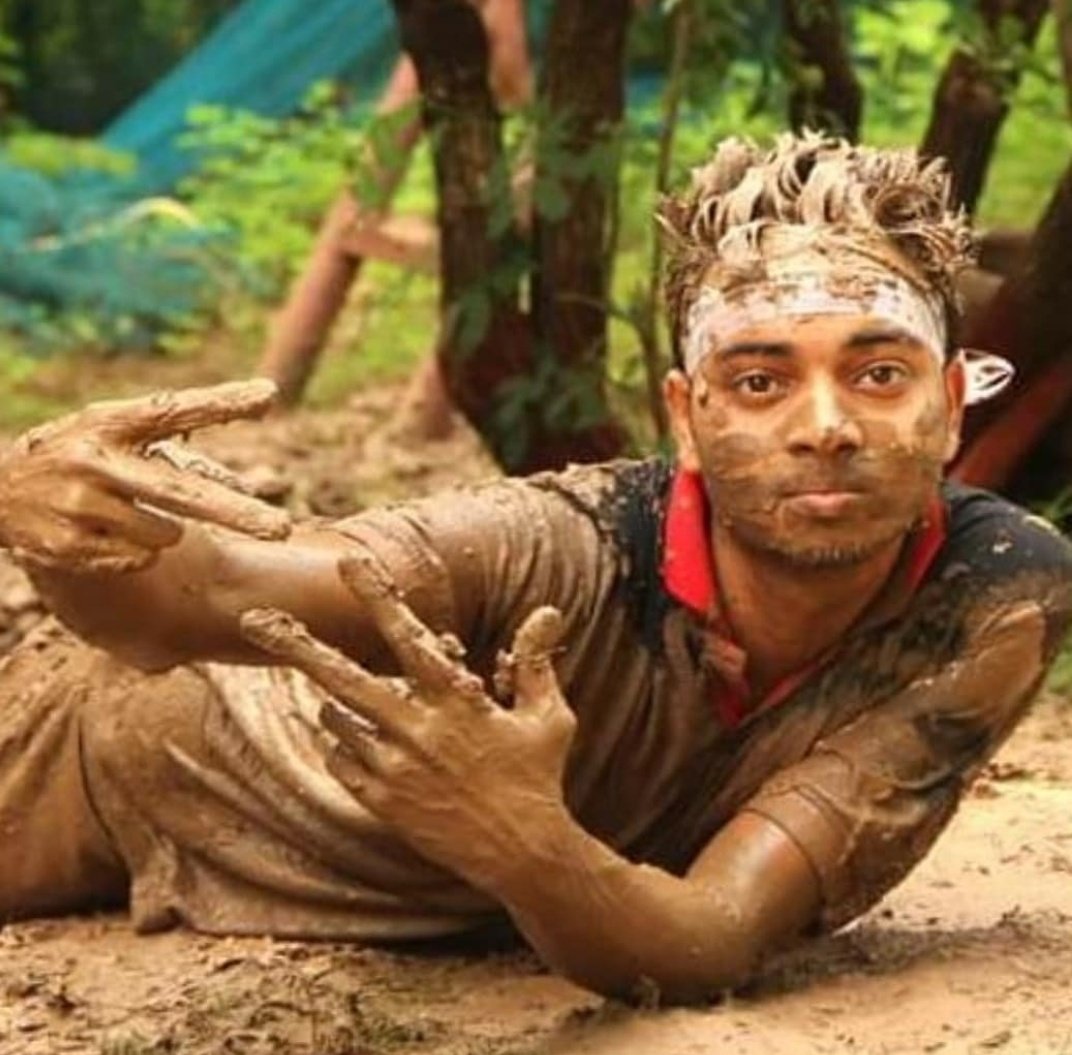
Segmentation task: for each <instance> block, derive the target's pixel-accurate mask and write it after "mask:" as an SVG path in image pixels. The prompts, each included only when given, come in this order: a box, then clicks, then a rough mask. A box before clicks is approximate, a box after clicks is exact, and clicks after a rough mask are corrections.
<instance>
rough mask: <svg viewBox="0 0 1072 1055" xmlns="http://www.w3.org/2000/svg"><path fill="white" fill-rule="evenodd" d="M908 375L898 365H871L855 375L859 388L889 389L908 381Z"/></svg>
mask: <svg viewBox="0 0 1072 1055" xmlns="http://www.w3.org/2000/svg"><path fill="white" fill-rule="evenodd" d="M908 377H909V373H908V371H907V370H906V369H905V368H904V367H903V366H902V365H901V364H900V363H873V364H872V365H871V366H869V367H867V369H866V370H862V371H860V373H858V374H857V375H856V384H857V385H858V386H860V387H861V388H870V389H891V388H896V387H897V386H899V385H901V384H903V383H904V382H905V381H907V380H908Z"/></svg>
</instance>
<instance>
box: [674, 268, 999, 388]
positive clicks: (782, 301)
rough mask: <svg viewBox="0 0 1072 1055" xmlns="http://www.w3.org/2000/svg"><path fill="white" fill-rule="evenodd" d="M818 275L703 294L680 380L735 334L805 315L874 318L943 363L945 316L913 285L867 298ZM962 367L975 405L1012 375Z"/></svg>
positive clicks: (880, 285)
mask: <svg viewBox="0 0 1072 1055" xmlns="http://www.w3.org/2000/svg"><path fill="white" fill-rule="evenodd" d="M827 277H828V276H827V275H823V274H820V273H813V274H808V275H799V274H798V275H792V276H785V277H782V278H778V277H773V278H770V277H768V279H767V280H765V281H763V282H759V283H756V284H755V285H752V286H748V287H745V288H744V289H737V290H735V291H734V296H733V299H732V300H730V299H727V297H726V295H725V294H724V293H723V292H722V291H721V290H719V289H717V288H716V287H714V286H704V288H703V289H702V290H701V291H700V293H699V295H698V296H697V297H696V300H695V301H694V302H693V304H692V306H691V307H690V308H689V313H688V318H687V320H686V325H685V334H684V339H683V341H682V358H683V360H684V365H685V372H686V373H687V374H690V375H691V374H693V373H695V371H696V368H697V366H699V364H700V363H701V362H702V360H703V359H704V358H705V357H706V356H707V355H708V354H709V353H710V352H712V351H714V349H715V348H717V347H718V346H719V345H723V344H725V343H726V342H727V341H728V340H729V339H730V338H731V337H732V336H733V335H734V334H737V333H740V332H741V331H742V330H745V329H747V328H749V327H751V326H757V325H762V324H764V323H769V322H773V321H774V320H775V319H780V318H785V317H787V316H788V317H790V318H799V317H801V316H805V315H861V314H864V315H874V316H877V317H878V318H880V319H885V320H887V321H888V322H891V323H893V324H895V325H896V326H897V327H899V328H900V329H902V330H905V331H906V332H907V333H908V334H909V335H910V336H911V337H912V338H913V339H914V340H916V341H918V342H919V343H920V344H921V345H922V346H923V347H924V348H926V349H927V350H928V351H930V352H931V354H932V355H933V356H934V357H935V359H936V360H937V362H938V363H939V365H942V364H944V363H945V349H946V343H947V334H946V322H945V314H944V312H943V310H942V306H941V303H940V301H938V300H937V299H936V298H929V297H927V296H925V295H924V294H922V293H921V292H920V291H919V290H918V289H917V288H916V287H915V286H914V285H912V284H911V283H910V282H908V281H906V280H905V279H903V278H901V277H900V276H898V275H895V274H893V273H892V272H891V273H890V274H889V275H884V276H882V277H881V278H880V279H877V280H876V279H871V280H870V281H869V282H868V283H867V290H866V292H856V291H854V292H853V293H852V294H851V295H850V294H846V293H842V292H837V291H834V290H831V289H830V286H829V285H828V283H827V282H826V281H824V279H826V278H827ZM958 355H959V356H960V359H961V362H962V363H963V364H964V371H965V377H966V381H967V387H966V392H965V401H966V402H967V403H981V402H982V401H983V400H986V399H990V398H992V397H993V396H996V395H997V394H998V393H999V392H1001V391H1002V390H1003V389H1004V388H1005V387H1006V386H1007V385H1008V384H1009V382H1010V381H1011V380H1012V378H1013V374H1014V373H1015V370H1014V368H1013V366H1012V364H1011V363H1010V362H1009V361H1008V360H1007V359H1003V358H1002V357H1001V356H998V355H993V354H992V353H990V352H983V351H979V350H977V349H961V350H960V351H959V352H958Z"/></svg>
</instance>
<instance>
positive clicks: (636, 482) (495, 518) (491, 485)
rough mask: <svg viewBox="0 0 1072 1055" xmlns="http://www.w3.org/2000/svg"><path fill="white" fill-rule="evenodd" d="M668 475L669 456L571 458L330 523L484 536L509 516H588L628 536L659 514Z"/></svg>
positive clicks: (523, 521)
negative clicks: (579, 461)
mask: <svg viewBox="0 0 1072 1055" xmlns="http://www.w3.org/2000/svg"><path fill="white" fill-rule="evenodd" d="M666 479H668V472H667V470H666V468H665V465H664V463H662V462H661V461H656V460H645V461H639V460H624V459H623V460H619V461H613V462H605V463H600V464H595V465H574V466H570V467H568V468H566V469H564V470H562V471H560V472H543V473H535V474H533V475H531V476H523V477H498V478H493V479H489V480H487V481H485V482H483V483H478V484H472V485H468V486H465V487H457V488H449V489H446V490H443V491H440V492H438V493H436V494H432V495H429V496H426V497H422V498H418V499H414V500H410V501H403V502H395V503H391V504H385V505H381V506H377V507H373V508H370V509H367V510H364V511H362V512H361V513H358V514H356V515H355V516H352V517H347V518H346V519H344V520H340V521H337V522H336V523H335V524H334V525H333V526H334V528H335V529H336V530H338V531H341V532H342V533H344V534H352V533H354V532H363V531H366V530H368V529H370V528H373V527H376V528H390V527H391V526H393V525H397V524H408V525H418V526H422V527H423V528H424V529H425V530H426V531H429V532H433V533H434V532H443V531H446V532H449V533H451V534H453V533H454V532H456V531H458V532H461V533H463V534H471V535H474V536H480V535H482V534H486V533H487V531H488V530H489V529H491V528H493V527H495V526H496V525H503V524H509V523H511V522H516V523H517V524H519V525H521V526H526V527H530V528H538V527H539V526H540V525H541V524H545V522H546V519H547V518H548V517H550V518H552V519H555V520H558V519H564V520H566V521H574V522H576V521H577V520H578V519H579V520H583V521H587V522H589V523H591V524H592V526H593V527H595V528H596V529H597V530H598V531H599V532H600V533H601V534H604V535H606V536H607V537H608V538H613V539H614V540H615V541H619V542H625V541H627V540H628V539H629V537H630V536H631V535H632V534H635V533H636V532H644V531H645V529H648V525H649V522H654V521H656V520H658V519H659V516H660V509H659V499H658V495H659V494H660V493H661V492H662V491H664V490H665V480H666Z"/></svg>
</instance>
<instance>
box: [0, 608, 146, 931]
mask: <svg viewBox="0 0 1072 1055" xmlns="http://www.w3.org/2000/svg"><path fill="white" fill-rule="evenodd" d="M111 662H112V661H110V660H109V659H108V658H107V657H106V656H105V655H104V654H103V653H101V652H98V651H96V650H94V649H92V648H90V647H89V646H87V645H84V644H82V643H81V642H79V641H78V640H77V639H76V638H74V637H73V636H71V635H70V634H68V633H67V632H66V631H64V630H63V629H62V628H60V627H59V626H58V624H56V623H55V622H53V621H52V620H49V621H47V622H46V623H45V624H43V625H42V626H40V627H38V628H37V629H36V630H35V631H34V632H33V633H32V634H31V635H30V636H29V637H28V638H27V639H26V640H25V641H23V642H22V644H21V645H19V646H18V647H17V648H16V649H15V650H14V651H13V652H12V653H11V654H10V655H9V656H7V657H6V658H4V659H0V846H2V850H0V921H3V920H6V919H13V918H17V917H26V916H39V915H49V914H57V913H61V912H69V911H74V910H78V909H85V908H91V907H96V906H103V905H111V904H117V903H119V902H121V901H122V900H123V899H124V897H125V895H126V889H127V877H126V872H125V870H124V868H123V866H122V863H121V861H120V860H119V858H118V856H117V855H116V853H115V851H114V850H113V848H112V846H111V845H110V843H109V840H108V837H107V835H106V833H105V831H104V829H103V828H102V827H101V824H100V821H99V820H98V818H97V816H96V814H95V812H94V809H93V805H92V803H91V801H90V798H89V794H88V792H87V788H86V784H85V777H84V762H83V758H82V728H81V719H82V714H83V711H84V709H85V707H86V704H87V702H89V701H91V700H92V699H93V697H94V694H95V693H98V692H100V691H101V688H102V686H103V684H104V679H105V678H106V676H107V670H108V667H109V664H110V663H111Z"/></svg>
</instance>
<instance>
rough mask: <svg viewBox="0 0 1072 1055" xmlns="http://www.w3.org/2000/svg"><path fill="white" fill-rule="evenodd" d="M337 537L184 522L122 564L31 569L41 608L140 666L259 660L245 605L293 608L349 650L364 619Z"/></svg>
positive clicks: (329, 533) (321, 531) (322, 530)
mask: <svg viewBox="0 0 1072 1055" xmlns="http://www.w3.org/2000/svg"><path fill="white" fill-rule="evenodd" d="M345 545H346V543H345V540H344V539H342V538H341V536H338V535H337V534H335V533H334V532H332V531H330V530H329V529H325V528H313V527H304V528H301V527H300V528H297V529H296V530H295V532H294V534H293V535H292V537H291V538H290V539H287V540H286V541H283V542H267V541H260V540H256V539H246V538H241V537H239V536H236V535H233V534H230V533H226V532H220V531H218V530H215V529H210V528H205V527H203V526H201V525H197V524H188V525H187V526H186V527H185V529H184V532H183V537H182V539H181V540H180V542H179V543H178V544H177V545H176V546H174V547H171V548H170V549H167V550H164V551H163V552H162V553H161V554H160V555H159V557H158V558H157V559H156V560H155V561H154V562H153V564H151V565H150V566H149V567H148V568H146V569H144V570H142V571H138V572H130V573H110V572H99V573H93V572H78V573H70V572H60V571H50V570H45V569H40V568H38V569H33V568H31V569H30V572H31V576H32V578H33V580H34V583H35V585H36V586H37V588H38V590H39V591H40V592H41V595H42V597H43V598H44V600H45V602H46V604H47V605H48V606H49V608H50V609H51V610H52V611H53V612H54V613H55V614H56V615H57V616H58V617H59V618H60V619H61V621H62V622H64V623H65V624H66V625H67V626H69V627H70V628H71V629H72V630H74V632H75V633H77V634H78V635H79V636H80V637H83V638H84V639H85V640H87V641H89V642H91V643H92V644H95V645H97V646H98V647H100V648H104V649H106V650H107V651H109V652H112V653H113V654H115V655H117V656H118V657H119V658H121V659H123V660H125V661H127V662H129V663H132V664H134V665H136V666H140V667H142V668H144V669H148V670H160V669H166V668H168V667H171V666H174V665H176V664H178V663H183V662H189V661H192V660H219V661H230V662H250V663H256V662H263V661H264V656H263V654H261V653H260V652H259V651H258V650H256V649H255V648H253V647H252V646H251V645H250V644H249V643H248V642H247V641H245V640H244V639H243V637H242V636H241V634H240V633H239V630H238V619H239V617H240V616H241V614H242V613H243V612H244V611H247V610H249V609H250V608H256V607H260V606H265V605H274V606H277V607H282V608H286V609H287V610H289V611H293V612H294V613H295V614H296V615H297V616H298V617H299V618H301V619H303V621H305V622H307V623H308V624H309V625H310V626H313V627H315V628H316V630H317V632H318V633H319V634H320V635H321V636H323V637H324V638H325V639H326V640H330V641H332V642H333V643H335V644H337V645H339V647H342V648H344V649H345V650H346V651H347V652H349V653H351V654H354V653H355V651H357V650H358V646H359V642H360V640H361V638H362V636H363V631H364V626H365V624H364V622H363V621H362V620H361V618H360V612H359V611H358V606H357V605H356V603H355V601H354V598H353V596H352V594H350V593H349V592H348V591H347V590H346V589H345V587H344V586H343V585H342V583H341V581H340V580H339V578H338V573H337V570H336V565H337V562H338V558H339V555H340V554H341V553H342V552H343V550H344V548H345Z"/></svg>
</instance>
